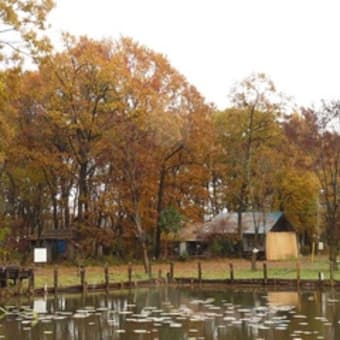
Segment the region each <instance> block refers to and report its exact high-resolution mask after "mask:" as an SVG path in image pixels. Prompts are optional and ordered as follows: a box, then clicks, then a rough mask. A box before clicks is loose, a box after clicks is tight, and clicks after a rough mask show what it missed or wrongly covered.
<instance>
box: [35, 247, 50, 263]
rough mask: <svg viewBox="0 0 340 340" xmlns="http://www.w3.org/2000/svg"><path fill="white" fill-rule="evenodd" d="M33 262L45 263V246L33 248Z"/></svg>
mask: <svg viewBox="0 0 340 340" xmlns="http://www.w3.org/2000/svg"><path fill="white" fill-rule="evenodd" d="M33 262H34V263H46V262H47V248H34V258H33Z"/></svg>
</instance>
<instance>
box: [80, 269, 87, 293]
mask: <svg viewBox="0 0 340 340" xmlns="http://www.w3.org/2000/svg"><path fill="white" fill-rule="evenodd" d="M79 272H80V285H81V289H82V292H83V293H86V282H85V278H86V269H85V267H84V266H80V270H79Z"/></svg>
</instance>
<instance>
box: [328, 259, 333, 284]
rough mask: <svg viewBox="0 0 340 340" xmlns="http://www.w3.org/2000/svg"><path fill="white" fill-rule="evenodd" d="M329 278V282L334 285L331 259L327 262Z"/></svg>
mask: <svg viewBox="0 0 340 340" xmlns="http://www.w3.org/2000/svg"><path fill="white" fill-rule="evenodd" d="M329 280H330V284H331V286H332V287H333V286H334V262H333V261H331V262H330V264H329Z"/></svg>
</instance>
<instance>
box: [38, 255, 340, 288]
mask: <svg viewBox="0 0 340 340" xmlns="http://www.w3.org/2000/svg"><path fill="white" fill-rule="evenodd" d="M199 261H200V262H201V269H202V278H205V279H227V278H229V277H230V263H232V264H233V269H234V278H235V279H250V278H263V262H261V261H258V262H257V270H256V271H252V270H251V265H250V261H247V260H240V259H225V258H223V259H209V260H199ZM298 263H299V267H300V278H301V279H308V280H313V279H315V280H317V279H318V275H319V272H322V273H323V275H324V278H325V280H326V279H328V278H329V270H330V266H329V262H328V260H327V258H326V257H317V258H316V259H315V260H314V261H313V263H312V262H311V258H310V257H301V258H299V259H298ZM266 264H267V273H268V278H278V279H279V278H280V279H295V278H296V276H297V261H296V260H287V261H273V262H266ZM169 271H170V265H169V263H159V262H155V263H153V264H152V277H154V278H157V277H158V276H159V274H161V275H162V277H165V276H166V273H167V272H169ZM58 276H59V280H58V281H59V286H60V287H68V286H73V285H78V284H79V283H80V273H79V268H78V267H76V266H65V265H59V266H58ZM174 276H175V278H176V277H178V278H183V277H185V278H187V277H197V276H198V260H188V261H185V262H180V261H178V262H174ZM147 278H148V275H146V274H145V273H144V270H143V266H142V264H140V263H133V264H132V280H133V281H138V280H143V279H147ZM334 278H335V280H340V270H339V271H335V272H334ZM109 279H110V282H123V281H127V280H128V265H127V264H121V265H115V266H110V267H109ZM53 280H54V266H52V265H39V266H36V267H35V286H36V287H37V288H39V287H44V286H46V285H47V286H48V287H52V286H53ZM85 280H86V281H87V282H88V283H89V284H99V283H103V282H104V265H96V266H87V267H86V279H85Z"/></svg>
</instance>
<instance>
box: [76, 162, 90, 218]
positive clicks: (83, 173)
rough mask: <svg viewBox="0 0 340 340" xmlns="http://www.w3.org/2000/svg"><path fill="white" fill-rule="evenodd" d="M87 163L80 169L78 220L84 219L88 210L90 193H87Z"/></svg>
mask: <svg viewBox="0 0 340 340" xmlns="http://www.w3.org/2000/svg"><path fill="white" fill-rule="evenodd" d="M86 177H87V162H84V163H82V164H81V165H80V169H79V183H78V186H79V198H78V218H79V220H82V219H84V217H85V216H86V215H87V210H88V191H87V182H86Z"/></svg>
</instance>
